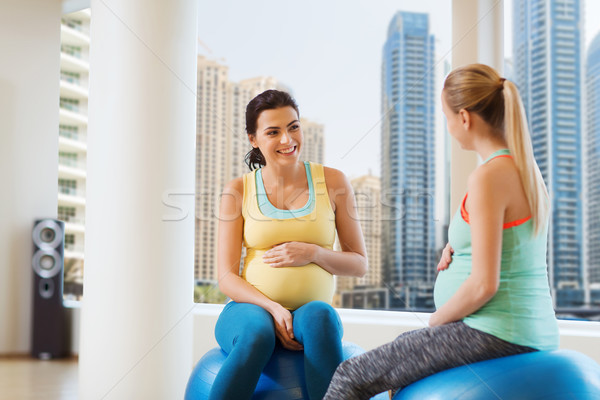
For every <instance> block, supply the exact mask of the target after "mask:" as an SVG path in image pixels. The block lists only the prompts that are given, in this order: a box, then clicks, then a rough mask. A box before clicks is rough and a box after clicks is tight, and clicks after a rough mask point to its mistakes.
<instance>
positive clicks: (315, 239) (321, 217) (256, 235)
mask: <svg viewBox="0 0 600 400" xmlns="http://www.w3.org/2000/svg"><path fill="white" fill-rule="evenodd" d="M310 171H311V175H312V183H313V188H314V193H315V196H314V200H313V201H314V202H315V204H314V207H311V208H312V210H311V211H310V213H308V214H306V215H301V216H292V217H291V218H286V219H276V218H271V217H267V216H266V215H264V214H263V213H262V212H261V211H260V208H259V206H258V199H257V190H256V184H257V179H256V172H257V171H256V170H255V171H252V172H250V173H248V174H245V175H244V177H243V182H244V197H243V203H242V217H243V218H244V246H245V247H246V257H245V258H244V267H243V270H242V278H244V279H245V280H246V281H248V282H249V283H250V284H251V285H252V286H254V287H255V288H257V289H258V290H259V291H260V292H262V293H263V294H264V295H265V296H267V297H268V298H270V299H271V300H273V301H276V302H278V303H279V304H281V305H282V306H283V307H285V308H287V309H288V310H295V309H297V308H299V307H300V306H302V305H304V304H306V303H308V302H310V301H314V300H321V301H324V302H327V303H331V300H332V298H333V291H334V281H333V275H331V274H330V273H329V272H327V271H325V270H324V269H323V268H321V267H320V266H318V265H316V264H313V263H311V264H307V265H303V266H298V267H279V268H273V267H270V266H269V265H268V264H265V263H264V262H263V261H262V255H263V254H264V253H265V251H267V250H269V249H270V248H272V247H274V246H276V245H278V244H280V243H284V242H292V241H294V242H307V243H314V244H317V245H319V246H321V247H324V248H326V249H330V250H332V249H333V243H334V241H335V214H334V212H333V210H332V209H331V203H330V202H329V195H328V193H327V186H326V185H325V175H324V173H323V166H322V165H320V164H313V163H310ZM310 201H311V200H310V196H309V202H310ZM305 207H306V206H305ZM305 207H303V208H302V209H305ZM290 211H291V212H292V215H293V211H294V210H290ZM304 214H305V213H304Z"/></svg>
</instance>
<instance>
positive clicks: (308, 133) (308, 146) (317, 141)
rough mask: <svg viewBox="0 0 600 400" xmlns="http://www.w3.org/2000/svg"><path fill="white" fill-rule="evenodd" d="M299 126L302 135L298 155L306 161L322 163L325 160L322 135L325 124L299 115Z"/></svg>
mask: <svg viewBox="0 0 600 400" xmlns="http://www.w3.org/2000/svg"><path fill="white" fill-rule="evenodd" d="M300 126H301V127H302V134H303V135H304V143H303V144H302V154H300V157H301V158H302V159H303V160H306V161H312V162H316V163H319V164H323V163H324V162H325V137H324V135H323V134H324V132H325V126H324V125H323V124H319V123H316V122H313V121H310V120H308V119H306V118H304V117H300Z"/></svg>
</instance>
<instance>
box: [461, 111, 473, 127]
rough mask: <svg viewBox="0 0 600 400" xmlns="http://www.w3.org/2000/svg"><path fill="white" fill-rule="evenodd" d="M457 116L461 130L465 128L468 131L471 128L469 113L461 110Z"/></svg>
mask: <svg viewBox="0 0 600 400" xmlns="http://www.w3.org/2000/svg"><path fill="white" fill-rule="evenodd" d="M458 116H459V118H460V123H461V124H462V126H463V128H465V130H466V129H469V128H470V127H471V113H469V112H468V111H467V110H465V109H464V108H463V109H462V110H460V111H459V112H458Z"/></svg>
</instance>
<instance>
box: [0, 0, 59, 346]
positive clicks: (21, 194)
mask: <svg viewBox="0 0 600 400" xmlns="http://www.w3.org/2000/svg"><path fill="white" fill-rule="evenodd" d="M60 7H61V2H60V0H29V1H19V0H12V1H1V2H0V49H2V53H1V54H2V56H1V57H2V59H1V61H0V182H1V188H0V354H7V353H13V354H14V353H28V352H29V350H30V338H31V306H32V301H31V299H32V290H31V283H32V270H31V256H32V241H31V230H32V228H33V221H34V220H35V219H36V218H56V213H57V202H58V196H57V193H58V98H59V76H60V75H59V74H60V16H61V14H60Z"/></svg>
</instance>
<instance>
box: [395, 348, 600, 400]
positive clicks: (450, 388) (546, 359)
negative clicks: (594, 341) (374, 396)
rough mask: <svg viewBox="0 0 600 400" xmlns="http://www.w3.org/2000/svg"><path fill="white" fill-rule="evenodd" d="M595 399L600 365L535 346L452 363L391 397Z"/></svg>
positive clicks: (435, 399) (598, 393) (431, 399)
mask: <svg viewBox="0 0 600 400" xmlns="http://www.w3.org/2000/svg"><path fill="white" fill-rule="evenodd" d="M455 399H460V400H487V399H490V400H492V399H493V400H497V399H510V400H542V399H543V400H567V399H577V400H598V399H600V365H598V364H597V363H596V362H595V361H594V360H592V359H591V358H589V357H587V356H585V355H583V354H581V353H578V352H576V351H572V350H556V351H538V352H534V353H526V354H519V355H515V356H509V357H502V358H496V359H493V360H487V361H482V362H478V363H474V364H469V365H465V366H461V367H457V368H452V369H449V370H446V371H442V372H439V373H437V374H434V375H431V376H428V377H426V378H424V379H421V380H419V381H417V382H415V383H413V384H411V385H409V386H407V387H405V388H404V389H403V390H401V391H400V392H398V393H397V394H396V395H395V396H394V400H455Z"/></svg>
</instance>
